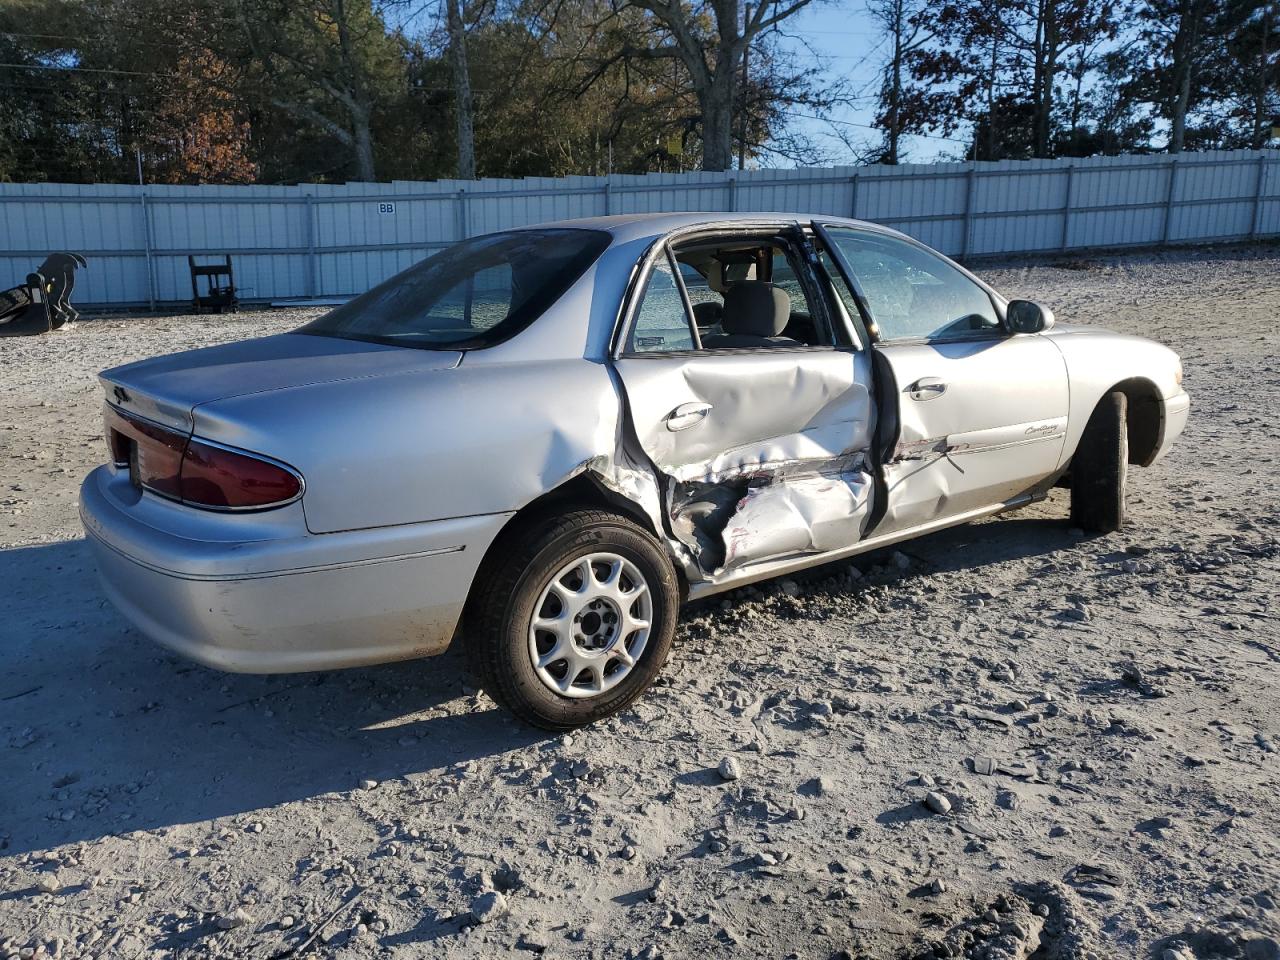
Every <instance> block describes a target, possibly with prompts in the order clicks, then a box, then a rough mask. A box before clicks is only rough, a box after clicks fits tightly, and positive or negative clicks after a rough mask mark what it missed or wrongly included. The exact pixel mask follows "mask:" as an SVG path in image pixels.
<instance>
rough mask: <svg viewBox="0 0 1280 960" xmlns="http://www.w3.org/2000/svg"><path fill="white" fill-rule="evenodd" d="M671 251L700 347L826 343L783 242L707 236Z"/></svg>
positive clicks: (792, 254)
mask: <svg viewBox="0 0 1280 960" xmlns="http://www.w3.org/2000/svg"><path fill="white" fill-rule="evenodd" d="M674 253H675V259H676V263H677V265H678V267H679V270H680V277H681V280H682V281H683V283H684V287H685V290H686V292H687V293H688V295H689V301H690V304H691V306H692V309H693V318H694V323H695V324H696V325H697V327H698V338H699V340H700V341H701V343H702V347H703V348H704V349H708V350H717V349H733V348H739V349H741V348H748V349H750V348H761V347H764V348H768V347H797V346H819V345H824V344H829V343H830V339H829V337H827V336H825V335H822V334H819V332H818V330H817V327H816V325H815V323H814V320H813V313H812V311H811V309H810V306H809V301H808V298H807V295H806V294H805V291H804V288H803V287H802V286H801V284H800V282H799V280H798V279H797V277H796V269H795V264H794V257H795V253H794V251H793V250H792V249H791V247H790V244H788V243H786V242H785V241H781V240H774V241H769V242H764V243H762V242H761V241H760V240H759V239H746V240H735V241H726V240H711V241H702V242H696V243H693V244H689V245H684V246H681V247H678V248H677V249H676V250H675V251H674Z"/></svg>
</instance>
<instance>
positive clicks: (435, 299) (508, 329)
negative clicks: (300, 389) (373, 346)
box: [295, 228, 609, 350]
mask: <svg viewBox="0 0 1280 960" xmlns="http://www.w3.org/2000/svg"><path fill="white" fill-rule="evenodd" d="M608 245H609V235H608V234H607V233H603V232H601V231H598V230H575V229H572V228H570V229H561V228H556V229H549V230H512V231H510V232H508V233H493V234H489V235H487V236H483V237H475V238H473V239H471V240H464V241H462V242H461V243H457V244H454V245H453V246H452V247H449V248H448V249H447V250H442V251H441V252H439V253H437V254H436V255H435V256H432V257H428V258H427V259H426V260H423V261H422V262H421V263H419V264H416V265H415V266H412V267H410V268H409V269H408V270H406V271H404V272H403V273H400V274H397V275H396V276H394V277H392V278H391V279H390V280H387V281H385V282H383V283H380V284H379V285H378V286H376V287H374V288H373V289H372V290H370V291H369V292H368V293H365V294H362V295H361V296H359V297H356V298H355V299H354V300H351V301H350V302H348V303H346V304H343V305H342V306H341V307H338V308H337V309H336V310H333V311H331V312H329V313H326V314H325V315H324V316H322V317H319V318H317V319H315V320H313V321H312V322H311V323H309V324H307V325H306V326H304V327H302V328H300V329H299V330H297V331H295V332H297V333H306V334H312V335H315V336H325V337H341V338H343V339H347V340H368V341H372V342H374V343H388V344H393V345H395V346H403V347H418V348H421V349H427V350H432V349H434V350H457V349H474V348H479V347H488V346H492V345H494V344H496V343H501V342H502V341H503V340H506V339H508V338H510V337H512V336H515V334H517V333H519V332H520V331H521V330H523V329H524V328H525V327H527V326H529V324H531V323H532V322H533V321H534V320H536V319H537V318H538V317H539V316H541V315H542V314H543V313H545V312H546V310H547V309H548V308H549V307H550V306H551V305H552V304H553V303H555V302H556V300H558V299H559V298H560V297H561V296H562V295H563V294H564V292H565V291H566V290H568V289H569V287H570V286H571V285H572V284H573V282H574V281H575V280H577V279H578V278H579V277H580V276H582V274H583V273H585V272H586V269H587V268H588V267H589V266H591V264H592V263H594V262H595V260H596V258H597V257H599V256H600V254H601V253H603V252H604V249H605V247H607V246H608Z"/></svg>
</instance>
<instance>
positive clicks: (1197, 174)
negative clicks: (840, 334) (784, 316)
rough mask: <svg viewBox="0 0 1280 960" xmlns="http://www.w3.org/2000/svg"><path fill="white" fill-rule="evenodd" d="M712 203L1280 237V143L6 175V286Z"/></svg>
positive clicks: (1014, 241)
mask: <svg viewBox="0 0 1280 960" xmlns="http://www.w3.org/2000/svg"><path fill="white" fill-rule="evenodd" d="M671 210H699V211H706V212H720V211H750V210H757V211H761V212H766V211H767V212H778V211H793V212H795V213H797V214H813V215H817V216H822V215H826V216H840V217H848V216H853V217H857V218H859V219H864V220H874V221H878V222H880V223H884V224H886V225H888V226H892V227H895V228H897V229H899V230H902V231H903V232H904V233H908V234H910V235H912V236H914V237H918V238H919V239H920V240H922V241H924V242H925V243H927V244H929V245H931V246H933V247H936V248H938V249H939V250H942V251H943V252H945V253H948V254H950V255H952V256H955V257H961V258H965V257H977V256H984V255H998V254H1015V253H1034V252H1044V251H1064V250H1082V249H1090V248H1105V247H1121V246H1139V245H1152V244H1161V243H1196V242H1206V241H1219V240H1247V239H1250V238H1255V237H1273V236H1280V152H1277V151H1275V150H1269V151H1268V150H1236V151H1219V152H1215V153H1200V154H1182V155H1179V156H1177V157H1171V156H1164V155H1161V156H1126V157H1088V158H1083V159H1062V160H1028V161H1001V162H999V163H947V164H935V165H927V166H926V165H904V166H897V167H888V166H868V167H834V168H829V169H808V170H749V171H731V172H728V173H686V174H673V173H666V174H649V175H647V176H632V175H613V176H609V177H567V178H564V179H559V180H557V179H551V178H547V177H533V178H528V179H523V180H512V179H505V180H478V181H470V182H464V181H454V180H440V181H435V182H430V183H419V182H408V181H396V182H393V183H348V184H300V185H298V186H248V187H226V186H212V187H185V186H165V185H156V186H147V187H137V186H129V185H127V184H94V185H79V184H0V284H2V283H4V282H5V280H6V278H8V282H19V281H21V280H22V279H23V278H25V276H26V274H27V273H29V272H30V271H31V270H33V269H34V268H35V267H36V266H37V265H38V264H39V263H40V261H41V260H42V259H43V258H44V256H45V255H46V254H47V253H50V252H52V251H55V250H70V251H75V252H79V253H82V254H84V255H85V256H86V257H87V258H88V259H89V269H88V270H87V271H85V272H84V273H83V274H82V275H81V276H80V277H79V278H78V279H77V286H76V300H77V302H78V303H80V304H83V305H87V306H103V305H112V304H119V305H123V304H139V303H147V304H154V303H158V302H180V301H184V300H187V299H188V298H189V297H190V295H191V283H190V273H189V270H188V263H187V257H188V256H197V257H202V258H203V257H209V256H216V257H220V256H222V255H224V254H230V255H231V256H232V257H233V260H234V268H235V279H236V284H237V286H238V287H239V289H240V292H241V294H242V296H243V298H244V299H246V300H268V299H280V298H286V297H307V296H344V295H349V294H353V293H359V292H361V291H363V290H367V289H368V288H369V287H371V286H373V285H374V284H376V283H378V282H379V281H381V280H383V279H385V278H386V277H388V276H391V275H393V274H395V273H397V272H398V271H400V270H403V269H405V268H406V267H408V266H410V265H411V264H413V263H415V262H417V261H418V260H420V259H422V258H423V257H425V256H427V255H428V254H430V253H431V252H432V251H434V250H438V249H440V248H441V247H443V246H446V245H448V244H449V243H452V242H454V241H456V240H458V239H459V238H462V237H470V236H476V235H479V234H483V233H490V232H492V231H496V230H504V229H508V228H511V227H516V226H522V225H526V224H530V223H537V222H542V221H548V220H561V219H569V218H574V217H591V216H604V215H609V214H628V213H645V212H662V211H671Z"/></svg>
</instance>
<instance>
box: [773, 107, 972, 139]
mask: <svg viewBox="0 0 1280 960" xmlns="http://www.w3.org/2000/svg"><path fill="white" fill-rule="evenodd" d="M781 112H782V113H783V114H784V115H786V116H789V117H803V118H804V119H806V120H818V121H820V122H822V123H838V124H840V125H841V126H845V127H859V128H861V129H863V130H875V131H876V132H877V133H883V132H884V127H877V126H873V125H872V124H869V123H856V122H855V121H853V120H837V119H835V118H834V117H819V116H815V115H814V114H811V113H796V112H795V111H792V110H783V111H781ZM903 136H904V137H922V138H923V139H925V140H946V141H947V142H948V143H963V144H964V145H965V146H969V141H968V140H962V139H960V138H959V137H943V136H940V135H938V134H932V133H904V134H903Z"/></svg>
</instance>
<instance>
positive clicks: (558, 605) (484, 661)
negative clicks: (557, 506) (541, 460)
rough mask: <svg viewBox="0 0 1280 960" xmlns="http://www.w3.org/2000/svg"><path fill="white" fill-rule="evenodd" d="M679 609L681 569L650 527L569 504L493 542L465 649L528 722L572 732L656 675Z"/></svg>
mask: <svg viewBox="0 0 1280 960" xmlns="http://www.w3.org/2000/svg"><path fill="white" fill-rule="evenodd" d="M588 562H589V566H590V573H591V576H592V578H593V579H592V581H591V583H589V584H588V583H586V582H585V581H584V577H583V575H584V563H588ZM610 578H613V579H612V585H610V584H609V583H607V582H606V581H610ZM641 587H642V588H643V589H640V588H641ZM679 606H680V590H679V584H678V582H677V580H676V574H675V570H674V568H673V567H672V565H671V561H670V560H669V559H668V558H667V555H666V553H665V552H664V550H663V548H662V546H661V545H660V544H659V543H658V541H657V540H655V539H654V537H653V536H652V535H651V534H650V533H649V532H648V531H646V530H644V529H643V528H642V527H640V526H638V525H637V524H635V523H632V522H631V521H629V520H627V519H624V518H623V517H620V516H618V515H616V514H613V513H609V512H606V511H602V510H574V511H573V512H569V513H565V514H561V515H558V516H549V517H543V518H540V519H535V520H532V521H530V522H529V523H526V524H524V525H522V526H521V527H519V528H517V529H516V530H514V531H512V532H511V533H509V534H504V535H503V538H502V541H501V542H500V543H498V544H496V545H495V547H494V548H493V549H492V550H491V551H490V554H489V557H488V558H486V561H485V563H484V564H483V565H482V566H481V569H480V571H479V573H478V574H477V589H476V591H475V593H474V595H473V596H472V601H471V603H470V605H469V609H468V614H467V622H466V643H467V651H468V655H469V659H470V662H471V666H472V669H473V670H474V671H475V673H476V674H477V675H478V677H479V680H480V684H481V686H482V687H483V688H484V689H485V690H486V692H487V693H488V694H489V695H490V696H491V697H493V699H494V700H496V701H497V702H498V703H500V704H501V705H503V706H505V707H506V708H507V709H509V710H510V711H511V712H512V713H514V714H515V715H516V716H517V717H519V718H520V719H521V720H524V721H525V722H527V723H531V724H533V725H535V726H538V727H542V728H544V729H547V730H571V729H573V728H575V727H580V726H583V725H585V724H588V723H594V722H595V721H597V720H601V719H603V718H605V717H609V716H612V715H613V714H615V713H617V712H619V711H620V710H623V709H625V708H626V707H627V706H628V705H629V704H630V703H631V702H632V701H634V700H635V699H636V698H637V697H638V696H640V694H641V693H643V692H644V691H645V689H646V688H648V686H649V685H650V684H651V683H653V681H654V679H655V678H656V677H657V676H658V673H659V672H660V671H661V669H662V666H663V664H664V663H665V662H666V659H667V655H668V653H669V652H670V650H671V641H672V638H673V637H674V635H675V627H676V619H677V616H678V613H679ZM535 614H538V623H539V625H540V626H535V624H534V616H535ZM610 618H612V619H610ZM642 622H643V623H647V624H648V627H647V628H646V629H641V628H637V627H636V626H635V625H636V624H637V623H642ZM541 626H547V627H549V628H550V629H541V628H540V627H541ZM556 654H561V656H559V657H558V658H557V657H556V656H555V655H556ZM627 660H630V661H631V663H630V664H628V663H627V662H626V661H627ZM571 671H572V674H573V675H572V676H570V673H571Z"/></svg>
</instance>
